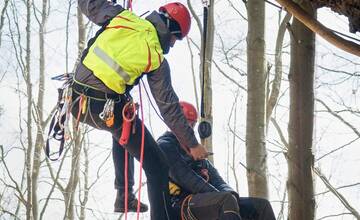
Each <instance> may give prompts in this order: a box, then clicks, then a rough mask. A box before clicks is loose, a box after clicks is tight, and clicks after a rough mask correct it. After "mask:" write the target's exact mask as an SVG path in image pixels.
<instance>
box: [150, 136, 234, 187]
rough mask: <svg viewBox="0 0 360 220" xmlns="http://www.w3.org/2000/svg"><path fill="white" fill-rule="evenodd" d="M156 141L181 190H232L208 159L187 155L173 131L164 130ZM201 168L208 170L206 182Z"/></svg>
mask: <svg viewBox="0 0 360 220" xmlns="http://www.w3.org/2000/svg"><path fill="white" fill-rule="evenodd" d="M157 143H158V145H159V147H160V149H161V150H162V151H163V153H164V154H165V156H166V158H167V160H168V164H169V166H170V167H169V176H170V178H171V180H172V181H173V182H174V183H176V184H177V185H178V186H180V187H181V189H182V190H186V191H187V192H188V193H191V194H195V193H205V192H216V191H231V192H234V190H233V189H232V188H231V187H230V186H229V185H228V184H227V183H226V182H225V181H224V180H223V178H222V177H221V176H220V175H219V173H218V171H217V170H216V168H215V167H214V166H213V165H212V164H211V163H210V161H208V160H201V161H195V160H193V159H192V158H191V157H190V156H189V155H187V154H186V153H185V151H184V150H183V149H182V148H181V146H180V143H179V141H178V140H177V139H176V137H175V135H174V134H173V133H171V132H165V133H164V134H163V135H162V136H160V137H159V139H158V140H157ZM201 168H206V169H207V170H208V174H209V181H208V182H207V181H206V180H205V179H204V178H203V177H202V176H201V174H200V170H201Z"/></svg>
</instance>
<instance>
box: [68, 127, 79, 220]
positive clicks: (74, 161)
mask: <svg viewBox="0 0 360 220" xmlns="http://www.w3.org/2000/svg"><path fill="white" fill-rule="evenodd" d="M74 131H76V129H75V128H74ZM73 137H74V144H73V149H72V155H71V174H70V177H69V182H68V184H67V186H66V187H65V190H64V192H63V195H64V200H65V216H64V219H65V220H73V219H74V214H75V207H74V206H75V204H74V203H75V200H74V198H75V190H76V187H77V185H78V183H79V171H80V154H81V145H82V134H81V132H80V131H76V132H74V134H73Z"/></svg>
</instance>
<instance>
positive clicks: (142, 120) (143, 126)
mask: <svg viewBox="0 0 360 220" xmlns="http://www.w3.org/2000/svg"><path fill="white" fill-rule="evenodd" d="M139 97H140V111H141V149H140V172H139V173H140V178H139V191H138V204H137V209H136V213H137V217H136V219H137V220H139V216H140V215H139V214H140V195H141V181H142V165H143V161H144V143H145V124H144V110H143V103H142V95H141V84H140V83H139Z"/></svg>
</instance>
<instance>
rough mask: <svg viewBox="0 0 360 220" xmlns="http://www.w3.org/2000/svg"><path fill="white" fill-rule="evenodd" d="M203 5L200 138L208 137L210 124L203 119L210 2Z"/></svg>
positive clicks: (204, 2)
mask: <svg viewBox="0 0 360 220" xmlns="http://www.w3.org/2000/svg"><path fill="white" fill-rule="evenodd" d="M203 5H204V27H203V54H202V64H203V65H202V77H201V106H200V116H201V122H200V123H199V126H198V133H199V136H200V138H201V139H205V138H208V137H210V135H211V130H212V129H211V124H210V123H209V122H208V121H206V120H205V116H206V115H205V109H204V105H205V103H204V95H205V94H204V93H205V63H206V54H205V50H206V39H207V26H208V10H209V7H210V4H209V2H208V1H207V0H205V1H203Z"/></svg>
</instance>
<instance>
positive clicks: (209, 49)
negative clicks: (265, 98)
mask: <svg viewBox="0 0 360 220" xmlns="http://www.w3.org/2000/svg"><path fill="white" fill-rule="evenodd" d="M209 2H210V6H209V9H208V24H207V36H206V48H205V51H202V53H201V54H203V53H204V52H205V63H202V65H205V68H204V69H205V72H204V82H203V83H204V85H205V86H204V93H203V94H202V95H203V96H204V111H205V120H206V121H208V122H209V123H210V124H211V126H212V125H213V116H212V84H211V64H212V57H213V47H214V29H215V27H214V6H215V2H214V0H210V1H209ZM202 43H203V41H202ZM203 46H204V45H202V47H201V48H204V47H203ZM202 65H201V70H202ZM200 76H201V78H202V73H201V74H200ZM201 86H202V85H201ZM201 142H202V144H203V145H204V146H206V148H207V150H208V151H210V152H213V146H212V136H210V137H208V138H206V139H205V140H201ZM210 160H211V161H212V162H213V158H210Z"/></svg>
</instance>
